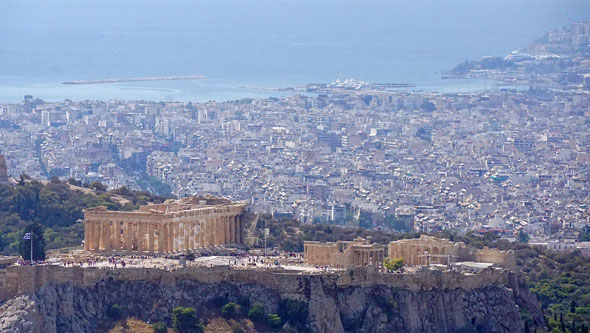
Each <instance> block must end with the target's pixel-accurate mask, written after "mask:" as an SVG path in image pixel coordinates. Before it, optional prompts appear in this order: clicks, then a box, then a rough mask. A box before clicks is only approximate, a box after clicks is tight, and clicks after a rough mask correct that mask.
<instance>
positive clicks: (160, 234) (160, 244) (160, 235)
mask: <svg viewBox="0 0 590 333" xmlns="http://www.w3.org/2000/svg"><path fill="white" fill-rule="evenodd" d="M158 253H159V254H162V253H164V225H163V224H161V223H158Z"/></svg>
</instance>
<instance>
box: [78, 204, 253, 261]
mask: <svg viewBox="0 0 590 333" xmlns="http://www.w3.org/2000/svg"><path fill="white" fill-rule="evenodd" d="M245 207H246V204H245V203H237V202H231V201H230V200H227V199H221V198H215V197H190V198H184V199H179V200H168V201H166V202H165V203H163V204H152V205H145V206H141V207H140V208H139V209H138V210H135V211H131V212H125V211H107V209H106V207H104V206H101V207H96V208H90V209H86V210H84V225H85V228H84V250H86V251H91V252H99V251H101V252H102V251H111V252H119V251H124V252H126V253H159V254H166V253H174V252H181V251H186V250H194V249H198V248H203V247H209V246H219V245H229V244H241V243H243V238H244V236H243V232H242V230H243V215H244V213H245Z"/></svg>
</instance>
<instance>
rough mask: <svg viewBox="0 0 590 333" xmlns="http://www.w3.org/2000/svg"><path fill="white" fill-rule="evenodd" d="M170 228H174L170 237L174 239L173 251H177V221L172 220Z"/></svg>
mask: <svg viewBox="0 0 590 333" xmlns="http://www.w3.org/2000/svg"><path fill="white" fill-rule="evenodd" d="M172 229H173V230H174V235H173V236H172V238H173V239H174V252H177V251H178V249H179V245H180V244H179V237H178V232H179V231H178V222H172Z"/></svg>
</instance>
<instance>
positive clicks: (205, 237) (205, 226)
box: [203, 217, 211, 247]
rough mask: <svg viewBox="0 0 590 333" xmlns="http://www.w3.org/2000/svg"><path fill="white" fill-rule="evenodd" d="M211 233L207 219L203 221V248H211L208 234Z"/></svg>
mask: <svg viewBox="0 0 590 333" xmlns="http://www.w3.org/2000/svg"><path fill="white" fill-rule="evenodd" d="M210 232H211V223H210V220H209V218H208V217H205V218H204V219H203V247H208V246H211V238H209V233H210Z"/></svg>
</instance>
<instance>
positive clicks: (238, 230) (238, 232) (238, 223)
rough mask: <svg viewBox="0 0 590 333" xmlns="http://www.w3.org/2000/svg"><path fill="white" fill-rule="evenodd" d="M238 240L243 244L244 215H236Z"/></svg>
mask: <svg viewBox="0 0 590 333" xmlns="http://www.w3.org/2000/svg"><path fill="white" fill-rule="evenodd" d="M236 242H237V243H238V244H243V243H244V242H243V241H242V217H241V216H236Z"/></svg>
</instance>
